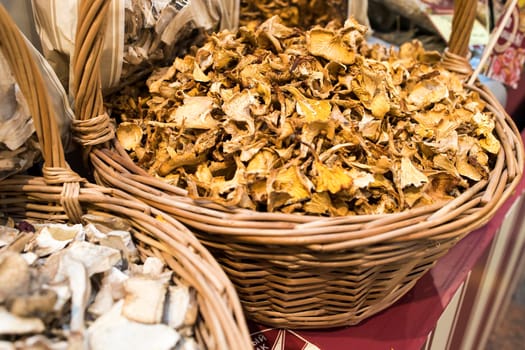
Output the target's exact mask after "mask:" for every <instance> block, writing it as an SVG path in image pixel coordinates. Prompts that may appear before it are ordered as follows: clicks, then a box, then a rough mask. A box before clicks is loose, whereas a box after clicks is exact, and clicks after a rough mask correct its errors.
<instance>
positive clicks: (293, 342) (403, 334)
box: [251, 179, 525, 350]
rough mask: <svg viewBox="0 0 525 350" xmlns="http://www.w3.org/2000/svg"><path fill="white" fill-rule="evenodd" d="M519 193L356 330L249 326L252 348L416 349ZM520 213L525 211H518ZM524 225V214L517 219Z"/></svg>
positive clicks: (520, 189) (522, 185)
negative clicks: (386, 307) (392, 303)
mask: <svg viewBox="0 0 525 350" xmlns="http://www.w3.org/2000/svg"><path fill="white" fill-rule="evenodd" d="M524 189H525V179H522V181H521V183H520V184H519V185H518V188H517V189H516V191H515V193H514V195H513V196H512V197H511V198H509V199H508V200H507V201H506V203H505V204H504V205H503V206H502V207H501V208H500V209H499V210H498V212H497V214H496V215H495V217H494V218H493V219H492V220H491V221H489V223H488V224H487V225H485V226H484V227H482V228H480V229H478V230H476V231H474V232H472V233H470V234H469V235H467V236H466V237H465V238H464V239H463V240H461V241H460V242H458V244H457V245H456V246H454V247H453V248H452V249H451V250H450V251H449V252H448V253H447V254H446V255H445V256H443V257H442V258H441V259H440V260H439V261H438V262H437V263H436V265H435V266H434V267H433V268H432V269H431V270H430V271H429V272H428V273H427V274H425V275H424V276H423V277H422V278H421V279H420V280H419V281H418V282H417V283H416V285H415V286H414V288H413V289H412V290H411V291H410V292H408V293H407V294H406V295H405V296H403V297H402V298H401V299H400V300H399V301H398V302H397V303H395V304H394V305H392V306H391V307H390V308H388V309H387V310H385V311H383V312H381V313H379V314H377V315H375V316H373V317H371V318H369V319H368V320H365V321H363V322H362V323H361V324H359V325H357V326H351V327H345V328H338V329H331V330H320V331H295V332H294V331H284V330H277V329H267V327H264V326H261V325H257V324H253V325H251V329H252V332H253V333H252V340H253V344H254V349H256V350H263V349H267V350H269V349H279V350H315V349H322V350H343V349H345V350H347V349H366V350H376V349H377V350H391V349H394V350H397V349H400V350H401V349H402V350H419V349H421V347H422V346H423V345H424V343H425V341H426V339H427V336H428V334H429V333H430V332H431V331H432V330H433V329H434V327H435V326H436V323H437V321H438V319H439V317H440V316H441V314H442V313H443V311H444V309H445V307H446V306H447V305H448V303H449V302H450V300H451V299H452V297H453V295H454V293H455V292H456V290H457V289H458V288H459V286H460V285H461V283H462V282H463V281H464V280H465V278H466V277H467V274H468V272H469V271H470V270H471V269H472V268H473V266H474V265H475V264H476V261H477V260H478V259H479V258H480V256H481V255H482V254H483V253H484V252H485V250H486V249H487V248H488V247H489V245H490V243H491V241H492V239H493V237H494V235H495V234H496V232H497V230H498V228H499V227H500V226H501V224H502V222H503V220H504V218H505V215H506V213H507V211H508V210H509V208H510V206H511V205H512V204H513V203H514V202H515V200H516V199H517V198H518V196H520V195H521V194H522V193H523V192H524ZM523 210H524V212H525V208H523ZM523 217H524V218H523V219H522V220H525V215H523Z"/></svg>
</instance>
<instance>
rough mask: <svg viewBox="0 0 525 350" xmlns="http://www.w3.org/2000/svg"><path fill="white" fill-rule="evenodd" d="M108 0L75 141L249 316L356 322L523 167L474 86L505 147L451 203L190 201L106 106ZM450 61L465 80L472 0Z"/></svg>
mask: <svg viewBox="0 0 525 350" xmlns="http://www.w3.org/2000/svg"><path fill="white" fill-rule="evenodd" d="M101 2H102V1H85V2H84V6H85V7H84V10H82V12H81V13H80V18H79V27H78V28H79V30H78V33H77V39H76V43H77V47H76V55H75V57H74V61H75V62H74V72H75V77H76V79H77V81H76V83H75V86H76V92H77V93H76V101H75V102H76V115H77V116H78V117H80V118H81V120H77V121H75V126H74V129H76V131H77V132H76V139H77V140H78V141H79V142H80V143H81V144H82V145H84V147H85V149H86V152H87V154H88V156H89V158H90V160H91V163H92V165H93V168H94V175H95V177H96V180H97V182H98V183H100V184H102V185H105V186H108V187H111V188H119V189H121V190H123V191H125V192H126V193H128V194H129V195H131V196H134V197H136V198H140V199H141V200H142V201H144V202H145V203H147V204H149V205H151V206H153V207H155V208H158V209H160V210H163V211H165V212H167V213H169V214H170V215H172V216H173V217H174V218H176V219H178V220H179V221H181V222H183V223H184V224H186V225H187V226H188V227H189V228H190V229H191V230H192V231H193V232H194V233H196V235H197V236H198V237H199V238H200V239H201V241H202V242H203V243H204V244H205V245H206V246H207V247H208V248H209V249H210V250H211V252H212V253H213V254H214V256H215V257H216V258H217V259H218V261H219V262H220V263H221V264H222V266H223V268H224V269H225V270H226V272H227V274H228V275H229V277H230V279H231V280H232V281H233V283H234V285H235V286H236V288H237V291H238V293H239V297H240V299H241V302H242V305H243V307H244V310H245V311H246V313H247V315H248V316H249V317H250V318H251V319H254V320H256V321H258V322H261V323H264V324H267V325H271V326H275V327H289V328H326V327H334V326H341V325H352V324H357V323H359V322H360V321H362V320H363V319H365V318H367V317H369V316H371V315H373V314H375V313H377V312H379V311H381V310H383V309H385V308H386V307H388V306H390V305H391V304H392V303H394V302H395V301H396V300H398V299H399V298H400V297H401V296H403V295H404V294H405V293H407V292H408V291H409V290H410V289H411V288H412V286H413V285H414V284H415V283H416V282H417V281H418V279H419V278H420V277H421V276H422V275H423V274H425V273H426V272H427V271H428V270H429V269H430V268H431V267H432V266H433V265H434V263H435V262H436V261H437V259H439V258H440V257H441V256H443V255H444V254H445V253H447V251H448V250H449V249H450V248H451V247H452V246H454V245H455V244H456V243H457V242H458V241H459V240H460V239H461V238H463V237H464V236H465V235H466V234H468V233H469V232H471V231H472V230H474V229H476V228H478V227H480V226H481V225H483V224H484V223H486V222H487V221H488V220H490V218H491V217H492V216H493V215H494V213H495V212H496V210H497V209H498V208H499V207H500V206H501V204H502V203H503V202H504V201H505V200H506V199H507V198H508V197H509V196H510V194H511V193H512V191H513V190H514V188H515V187H516V185H517V183H518V182H519V179H520V177H521V174H522V169H523V146H522V143H521V138H520V135H519V132H518V130H517V129H516V126H515V125H514V123H513V121H512V120H511V118H510V117H509V116H508V115H507V114H506V113H505V111H504V109H503V107H502V106H501V105H500V104H499V103H498V101H497V100H496V99H495V98H494V97H493V96H492V95H491V93H490V92H489V91H488V90H487V89H485V88H484V87H483V86H481V85H480V84H479V83H475V84H471V85H468V86H467V88H468V89H472V90H476V91H478V92H479V94H480V95H481V96H482V98H483V99H484V100H485V101H486V102H487V105H488V107H487V108H489V109H490V110H491V111H492V112H493V113H494V115H495V116H496V131H497V137H498V138H499V139H500V140H501V142H502V144H503V147H502V150H501V152H500V154H499V155H498V159H497V162H496V163H497V164H496V166H495V168H494V170H493V171H492V172H491V174H490V176H489V179H488V180H486V181H481V182H479V183H477V184H476V185H475V186H473V187H471V188H470V189H469V190H468V191H466V192H465V193H463V194H462V195H460V196H459V197H457V198H455V199H454V200H452V201H450V202H448V203H447V204H446V205H444V206H442V205H429V206H425V207H421V208H417V209H412V210H408V211H404V212H401V213H396V214H384V215H357V216H348V217H331V218H321V217H313V216H300V215H291V214H278V213H262V212H254V211H249V210H244V209H231V208H224V207H221V206H219V205H217V204H213V203H210V202H205V201H198V200H193V199H191V198H189V197H188V196H186V192H185V191H184V190H182V189H180V188H177V187H174V186H171V185H168V184H166V183H164V182H162V181H160V180H158V179H155V178H153V177H151V176H149V175H148V174H147V173H146V172H145V171H144V170H142V169H140V168H139V167H138V166H137V165H135V164H134V163H133V162H132V161H131V159H130V158H129V157H128V155H127V154H126V152H125V151H124V149H123V148H122V147H121V146H120V145H119V143H118V141H117V140H116V138H115V136H114V133H113V130H112V128H111V123H110V120H109V117H108V115H107V114H106V112H105V110H104V106H103V95H102V92H101V89H100V83H99V82H100V71H99V69H98V57H99V56H100V42H101V40H102V35H103V34H102V31H101V30H100V28H101V22H102V19H101V18H104V16H105V10H104V8H103V6H102V5H101V4H100V3H101ZM456 6H457V9H456V15H455V17H454V23H453V34H452V37H451V40H450V46H449V49H448V50H447V51H446V53H445V55H444V63H446V64H448V66H447V67H448V68H449V69H450V70H453V71H456V72H458V73H461V74H463V75H464V76H465V79H467V78H468V77H469V76H470V75H471V74H472V69H471V67H470V65H469V62H468V60H467V59H466V58H465V57H466V56H467V53H468V37H469V33H470V32H471V30H472V24H473V20H474V15H475V6H476V1H471V0H460V1H456Z"/></svg>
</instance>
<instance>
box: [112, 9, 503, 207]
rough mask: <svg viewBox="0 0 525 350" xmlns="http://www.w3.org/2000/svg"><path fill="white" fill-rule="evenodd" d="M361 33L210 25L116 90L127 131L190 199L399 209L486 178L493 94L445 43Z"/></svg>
mask: <svg viewBox="0 0 525 350" xmlns="http://www.w3.org/2000/svg"><path fill="white" fill-rule="evenodd" d="M365 32H366V27H364V26H361V25H359V24H358V23H357V22H355V21H353V20H351V19H350V20H348V21H347V22H346V24H345V26H344V27H337V26H335V25H328V26H326V27H314V28H312V29H311V30H308V31H302V30H300V29H298V28H291V27H287V26H285V25H283V24H282V23H281V21H280V20H279V18H278V17H272V18H270V19H269V20H267V21H266V22H264V23H262V24H261V25H260V26H259V27H257V28H256V29H254V30H252V29H249V28H247V27H241V28H240V29H239V31H238V32H235V33H234V32H228V31H223V32H220V33H217V34H214V35H211V36H210V37H209V39H208V40H207V41H206V43H205V44H204V45H203V46H201V47H198V48H195V49H194V51H193V53H192V54H191V55H187V56H185V57H183V58H177V59H176V60H175V61H174V62H173V64H172V65H171V66H169V67H163V68H159V69H158V70H157V71H156V72H155V73H154V74H153V75H151V76H150V77H149V79H148V80H147V84H146V88H144V90H142V91H141V90H140V87H138V86H136V87H131V88H130V89H128V90H127V92H125V93H121V94H120V95H118V96H111V97H109V98H108V106H109V107H110V108H111V109H112V113H113V115H114V116H116V117H117V118H118V119H119V120H120V121H121V122H122V123H121V124H120V127H119V128H118V132H117V135H118V139H119V141H120V142H121V144H122V145H124V147H125V148H126V149H127V150H128V151H129V153H130V156H131V157H132V159H133V160H134V161H135V162H136V163H137V164H138V165H139V166H141V167H143V168H145V169H147V170H148V171H149V173H150V174H151V175H152V176H157V177H160V178H162V179H164V180H166V181H168V182H170V183H172V184H174V185H176V186H180V187H183V188H185V189H187V191H188V193H189V195H190V196H192V197H195V198H206V199H210V200H212V201H215V202H218V203H221V204H224V205H232V206H238V207H243V208H249V209H254V210H260V211H270V212H273V211H281V212H286V213H301V214H309V215H326V216H330V215H351V214H375V213H391V212H399V211H402V210H405V209H407V208H413V207H416V206H420V205H425V204H429V203H436V202H441V201H446V200H449V199H451V198H454V197H455V196H457V195H458V194H460V193H462V192H463V191H465V190H466V189H467V188H469V186H471V185H472V184H474V183H475V182H477V181H479V180H481V179H486V178H487V177H488V175H489V171H490V170H491V168H492V167H493V165H494V163H495V159H496V155H497V154H498V152H499V151H500V143H499V141H498V140H497V138H496V137H495V136H494V129H495V121H494V117H493V114H492V113H491V112H490V111H489V110H488V109H487V108H486V104H485V102H484V101H483V100H482V99H481V98H480V96H479V95H478V94H477V93H476V92H474V91H472V90H468V89H465V88H464V87H463V85H462V83H461V81H460V80H459V78H458V77H457V76H456V75H454V74H453V73H451V72H449V71H447V70H445V69H444V68H443V66H442V64H441V56H440V54H439V53H437V52H433V51H425V50H424V48H423V47H422V45H421V44H420V43H419V42H417V41H414V42H409V43H406V44H403V45H402V46H400V47H399V49H394V48H390V49H387V48H385V47H384V46H380V45H377V44H376V45H369V44H367V43H366V41H365ZM132 125H133V126H132ZM139 136H140V137H139Z"/></svg>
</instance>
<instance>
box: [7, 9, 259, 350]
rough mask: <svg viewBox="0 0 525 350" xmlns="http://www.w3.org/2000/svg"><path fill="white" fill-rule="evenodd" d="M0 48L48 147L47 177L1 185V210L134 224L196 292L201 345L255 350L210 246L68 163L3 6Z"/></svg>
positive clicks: (48, 218)
mask: <svg viewBox="0 0 525 350" xmlns="http://www.w3.org/2000/svg"><path fill="white" fill-rule="evenodd" d="M0 48H1V49H2V50H3V52H4V53H5V55H6V57H7V59H8V61H9V63H10V66H11V68H12V71H13V74H14V75H15V79H16V81H17V82H18V84H19V86H20V89H21V91H22V92H23V94H24V96H25V97H26V99H27V100H28V104H29V107H30V111H31V114H32V116H33V120H34V125H35V129H36V132H37V135H38V139H39V142H40V145H41V148H42V154H43V158H44V160H45V163H44V166H43V177H34V176H23V175H16V176H12V177H10V178H8V179H6V180H3V181H0V212H2V213H3V214H4V215H5V216H9V217H13V218H23V219H33V220H37V221H39V222H70V223H79V222H82V216H83V215H84V214H97V215H104V216H106V217H110V218H111V217H112V218H121V219H124V220H126V221H128V222H129V224H130V226H131V227H132V231H131V232H132V235H133V237H134V239H135V240H136V242H137V246H138V249H139V251H140V255H141V257H142V258H146V257H148V256H156V257H158V258H160V259H162V260H163V261H164V262H165V263H166V264H167V265H168V266H169V267H170V268H171V269H172V271H173V272H174V274H175V275H176V276H177V278H178V279H180V280H181V281H182V282H183V283H185V284H186V285H188V286H190V287H192V288H194V289H195V291H196V293H197V301H198V305H199V315H198V321H197V326H196V336H197V340H198V342H199V343H200V344H201V345H202V347H203V348H206V349H239V350H245V349H248V348H250V346H251V342H250V338H249V333H248V328H247V325H246V322H245V319H244V314H243V311H242V308H241V305H240V302H239V299H238V296H237V294H236V292H235V289H234V287H233V285H232V284H231V282H230V280H229V279H228V278H227V276H226V275H225V273H224V271H223V270H222V269H221V267H220V266H219V264H217V262H216V260H215V259H214V258H213V257H212V255H211V254H210V253H209V252H208V251H207V249H206V248H204V247H203V246H202V244H201V243H200V242H199V241H198V240H197V239H196V238H195V236H194V235H193V234H192V233H191V232H190V231H188V229H186V228H185V227H184V226H183V225H182V224H180V223H179V222H178V221H176V220H175V219H173V218H171V217H169V216H167V215H165V214H163V213H162V212H160V211H159V210H157V209H154V208H151V207H150V206H148V205H147V204H144V203H141V202H139V201H137V200H134V199H132V197H131V196H129V195H127V194H125V193H124V192H122V191H120V190H113V189H109V188H104V187H101V186H98V185H94V184H90V183H88V182H87V181H86V180H85V179H83V178H81V177H80V176H79V175H77V174H76V173H75V172H73V171H72V170H71V169H70V168H69V166H68V165H67V163H66V161H65V160H64V151H63V149H62V144H61V140H60V135H59V132H58V128H57V125H56V122H55V118H54V115H53V111H52V109H51V107H50V104H49V101H48V96H47V93H46V88H45V86H44V83H43V80H42V77H41V76H40V72H39V71H38V68H37V67H36V64H35V63H34V62H33V61H32V58H31V56H30V53H29V50H28V48H27V46H26V45H25V41H24V39H23V37H22V35H21V34H20V32H19V31H18V29H17V28H16V26H15V25H14V23H13V22H12V20H11V19H10V18H9V15H8V14H7V12H6V11H5V9H4V7H3V6H0Z"/></svg>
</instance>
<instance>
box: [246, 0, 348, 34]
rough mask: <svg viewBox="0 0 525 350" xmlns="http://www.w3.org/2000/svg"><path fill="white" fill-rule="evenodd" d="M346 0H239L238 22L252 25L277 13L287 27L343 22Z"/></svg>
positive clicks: (305, 27)
mask: <svg viewBox="0 0 525 350" xmlns="http://www.w3.org/2000/svg"><path fill="white" fill-rule="evenodd" d="M347 7H348V1H347V0H323V1H318V0H314V1H309V0H279V1H275V0H263V1H257V0H241V8H240V14H239V23H240V25H241V26H247V27H251V28H255V27H256V26H257V25H259V24H261V23H262V22H264V21H266V20H267V19H269V18H271V17H273V16H279V17H280V18H281V19H282V22H283V24H284V25H287V26H289V27H299V28H304V29H307V28H310V27H311V26H313V25H316V24H318V25H323V26H324V25H327V24H328V23H329V22H331V21H337V22H338V23H339V24H341V25H342V24H343V23H344V21H345V19H346V13H347Z"/></svg>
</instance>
